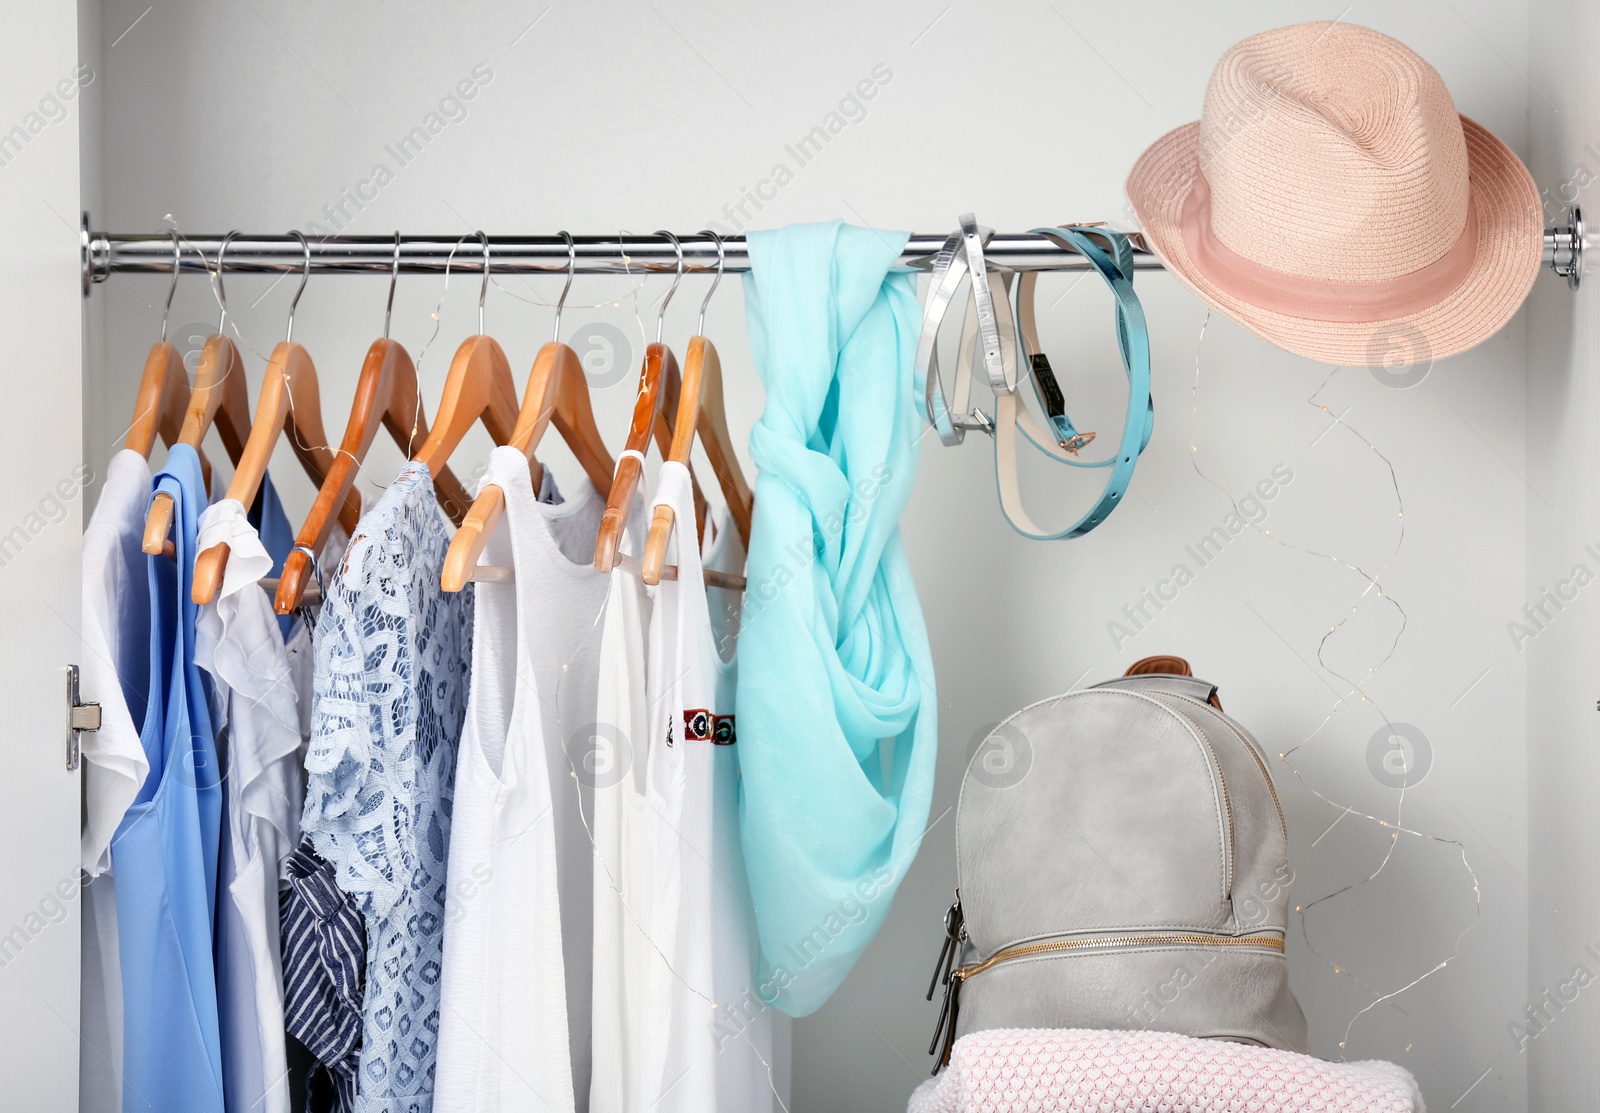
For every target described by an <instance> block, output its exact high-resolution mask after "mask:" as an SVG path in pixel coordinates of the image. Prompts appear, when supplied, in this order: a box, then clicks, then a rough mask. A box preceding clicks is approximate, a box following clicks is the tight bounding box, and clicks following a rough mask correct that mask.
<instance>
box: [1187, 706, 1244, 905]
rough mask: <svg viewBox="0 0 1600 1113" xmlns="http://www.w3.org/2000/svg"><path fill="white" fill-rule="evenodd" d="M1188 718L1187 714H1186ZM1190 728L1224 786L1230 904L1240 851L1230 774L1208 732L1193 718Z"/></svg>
mask: <svg viewBox="0 0 1600 1113" xmlns="http://www.w3.org/2000/svg"><path fill="white" fill-rule="evenodd" d="M1185 718H1187V716H1185ZM1189 729H1190V730H1192V731H1194V732H1195V733H1196V734H1198V735H1199V736H1200V740H1201V741H1202V742H1204V743H1205V747H1206V753H1207V754H1209V755H1211V767H1212V768H1213V769H1215V770H1216V771H1217V783H1218V784H1219V785H1221V786H1222V810H1223V811H1224V812H1225V813H1227V816H1228V884H1227V885H1226V887H1225V891H1224V893H1223V899H1225V900H1226V901H1228V903H1229V904H1232V903H1233V874H1234V868H1235V866H1236V865H1237V855H1238V851H1237V850H1236V849H1235V848H1234V835H1233V801H1232V799H1230V798H1229V796H1228V776H1227V774H1226V773H1224V772H1223V771H1222V762H1220V761H1218V760H1217V751H1216V750H1215V749H1213V748H1212V745H1211V739H1210V738H1208V737H1206V732H1205V731H1203V730H1201V729H1200V727H1199V726H1198V725H1196V724H1195V723H1194V722H1193V720H1190V722H1189Z"/></svg>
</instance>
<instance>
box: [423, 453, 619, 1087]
mask: <svg viewBox="0 0 1600 1113" xmlns="http://www.w3.org/2000/svg"><path fill="white" fill-rule="evenodd" d="M484 482H485V483H494V484H496V485H498V486H499V487H500V489H501V490H502V491H503V492H504V493H505V500H506V509H505V516H504V517H503V518H502V519H501V521H500V524H499V525H498V526H497V527H496V529H495V532H494V533H493V534H492V535H491V536H490V537H489V540H488V544H487V546H486V548H485V550H484V561H485V563H487V564H490V565H509V566H510V567H511V568H512V569H513V570H514V573H515V577H514V579H513V580H512V581H511V582H492V583H490V582H486V583H479V584H475V585H474V586H473V587H472V588H469V589H468V590H471V591H474V592H475V596H476V598H475V600H474V610H473V622H474V628H473V643H472V688H471V694H470V695H469V697H468V701H467V712H466V721H465V723H464V725H463V728H462V735H461V748H460V753H459V756H458V758H457V764H456V781H455V803H454V808H453V819H452V827H451V835H450V862H449V870H448V873H447V878H448V880H447V883H446V897H445V928H444V974H443V978H444V980H443V984H442V986H441V1002H442V1005H441V1009H440V1017H439V1065H438V1074H437V1080H436V1083H435V1088H434V1099H433V1100H434V1110H435V1113H458V1111H459V1113H467V1111H472V1110H480V1109H497V1110H505V1111H507V1113H518V1111H527V1113H535V1111H543V1110H552V1111H568V1110H572V1109H574V1108H576V1106H577V1102H576V1100H575V1091H574V1077H573V1066H574V1059H575V1056H574V1054H573V1048H572V1044H573V1043H576V1042H581V1043H582V1044H583V1045H584V1051H585V1055H584V1059H583V1062H584V1064H585V1065H587V1045H588V1028H587V1025H585V1026H584V1027H583V1028H581V1029H577V1031H578V1033H579V1040H576V1041H575V1040H573V1039H572V1038H571V1033H572V1029H571V1027H570V1024H569V1012H570V1010H569V1007H568V1002H569V999H570V998H571V997H572V996H573V990H572V987H571V986H570V985H569V984H568V983H567V970H568V969H569V968H570V967H571V965H572V964H571V963H570V962H569V961H567V958H566V955H567V953H568V952H570V951H578V952H580V953H583V952H587V950H588V944H589V937H588V932H587V931H585V932H584V933H583V934H582V935H579V936H572V937H568V939H564V934H565V924H566V922H567V919H568V917H567V915H566V907H565V906H566V905H567V904H568V903H569V894H568V893H567V892H566V891H564V890H563V889H562V887H561V877H560V861H561V855H560V850H561V847H562V838H561V832H560V831H559V825H560V822H561V819H562V814H563V813H562V812H561V810H559V809H557V808H556V806H555V800H556V798H557V797H558V796H561V795H563V794H564V793H565V792H566V785H567V783H568V782H570V781H572V777H571V776H570V774H569V771H568V769H567V765H566V759H565V756H564V754H563V753H562V751H561V747H560V740H559V737H556V736H553V732H550V731H547V730H546V723H547V722H548V723H549V724H550V725H551V726H552V727H554V725H555V723H556V715H555V713H554V706H555V703H556V698H557V693H556V689H557V685H558V679H559V678H558V677H557V676H555V675H551V674H550V669H549V668H545V667H541V664H542V663H543V662H544V661H545V660H546V659H548V660H553V659H554V658H556V657H557V656H558V654H559V652H560V651H561V648H562V647H564V646H567V645H570V644H571V643H572V642H573V641H575V640H579V639H581V638H582V637H583V636H584V635H585V634H586V632H587V631H588V630H590V629H593V628H594V625H595V622H594V620H595V617H596V615H597V613H598V609H599V601H598V599H595V600H594V601H593V603H592V604H591V605H590V606H589V607H587V608H584V607H583V606H581V605H580V604H581V599H580V598H575V595H576V596H579V597H581V596H582V595H584V594H587V595H589V596H594V595H595V592H594V591H593V590H592V589H591V590H590V591H588V592H586V593H585V592H582V591H578V592H576V593H575V592H574V590H573V586H574V585H573V581H572V577H571V569H572V568H573V567H574V562H573V560H572V559H570V558H569V557H568V556H567V555H566V551H567V550H572V551H577V552H582V551H583V550H584V549H585V548H587V547H588V546H591V545H592V544H593V534H594V531H595V530H597V529H598V528H599V522H600V515H601V512H602V510H603V506H602V505H600V504H599V503H598V500H597V497H596V496H595V495H594V493H593V488H592V487H589V486H588V485H587V484H586V485H585V492H584V495H583V496H580V497H579V498H577V499H574V500H572V501H571V502H567V503H559V504H558V503H557V500H558V499H559V497H560V496H559V495H558V494H557V493H556V485H555V480H554V478H553V476H551V474H550V473H549V472H548V471H546V472H545V473H544V478H543V481H542V483H541V488H540V494H539V499H538V500H537V501H536V500H535V497H534V493H533V486H532V483H531V481H530V478H529V471H528V461H527V458H526V457H524V456H523V455H522V453H520V452H518V451H517V450H516V449H513V448H505V447H502V448H496V449H495V450H494V451H493V452H492V453H491V454H490V457H489V466H488V469H487V471H486V472H485V474H484ZM588 578H589V579H593V580H599V579H600V577H599V576H597V575H596V574H595V573H594V571H593V568H592V566H590V567H588ZM552 754H553V755H554V757H555V758H556V759H557V761H555V762H552V761H551V760H550V758H551V755H552ZM568 810H570V809H568ZM573 818H574V819H576V817H573ZM584 847H585V848H586V847H587V840H585V841H584ZM584 864H585V865H587V864H588V856H587V854H586V855H585V856H584ZM583 892H584V896H585V897H587V887H585V889H584V891H583ZM583 919H584V921H585V922H587V919H588V917H587V916H585V917H584V918H583ZM587 985H588V983H587V979H585V981H584V990H583V992H584V996H585V1001H584V1004H585V1009H584V1016H585V1017H587V993H588V988H587ZM584 1082H585V1098H587V1078H585V1080H584Z"/></svg>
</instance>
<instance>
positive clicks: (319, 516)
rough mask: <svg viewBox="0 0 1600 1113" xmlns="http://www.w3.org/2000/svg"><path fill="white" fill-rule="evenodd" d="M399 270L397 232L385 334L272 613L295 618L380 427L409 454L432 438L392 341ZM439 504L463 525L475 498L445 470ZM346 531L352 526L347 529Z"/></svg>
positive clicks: (364, 372)
mask: <svg viewBox="0 0 1600 1113" xmlns="http://www.w3.org/2000/svg"><path fill="white" fill-rule="evenodd" d="M399 272H400V234H399V233H398V232H396V233H395V255H394V263H393V266H392V268H391V270H390V272H389V304H388V307H387V309H386V310H385V311H384V315H383V336H382V337H381V338H380V339H378V340H374V341H373V342H372V347H370V348H368V349H367V357H366V359H365V360H364V361H363V362H362V364H361V375H360V377H359V378H358V379H357V380H356V396H355V402H354V403H353V404H352V406H351V408H350V420H349V421H348V422H347V423H346V424H345V430H344V440H342V441H340V442H339V451H338V454H337V455H336V456H335V457H334V461H333V467H332V468H331V469H330V470H329V472H328V477H327V478H326V479H324V480H323V481H322V487H321V488H320V489H319V490H318V491H317V499H316V501H315V502H314V503H312V505H311V513H310V514H308V515H306V520H305V524H304V525H302V526H301V527H300V533H299V534H298V535H297V536H296V537H295V547H294V550H293V551H292V552H290V554H289V556H288V557H287V558H286V559H285V560H284V562H283V572H282V574H281V575H280V576H279V578H278V585H277V588H276V589H275V591H274V597H273V604H272V605H273V609H274V610H275V611H276V612H277V613H278V614H292V613H294V611H295V609H296V608H297V607H299V606H300V604H301V601H302V600H303V599H304V597H305V593H306V586H307V583H308V582H309V579H310V576H311V570H312V569H311V557H310V556H309V555H308V554H309V553H320V552H322V548H323V546H324V545H326V544H327V543H328V534H329V533H331V532H332V530H333V521H334V518H333V511H334V507H336V506H341V505H343V503H344V500H345V498H346V496H347V495H348V494H349V492H350V491H351V490H352V489H353V488H354V486H355V481H356V474H357V472H359V471H360V469H361V464H362V461H364V460H365V459H366V458H367V451H368V450H369V449H370V448H371V447H372V442H373V441H374V440H376V439H377V436H378V428H379V426H380V425H381V426H382V427H383V428H385V429H387V430H389V435H390V436H391V437H393V438H394V442H395V443H396V444H397V445H399V446H400V448H401V450H402V451H403V452H405V454H406V456H407V457H409V456H410V455H411V449H412V447H413V446H414V445H415V444H416V442H417V439H418V438H419V437H420V438H422V439H423V440H426V439H427V437H428V419H427V416H426V415H425V414H424V413H423V410H422V402H421V399H420V398H419V396H418V393H417V368H416V365H415V364H414V363H412V362H411V356H410V355H409V354H408V353H407V352H406V350H405V348H403V347H401V346H400V345H399V344H398V343H396V342H395V341H393V340H390V339H389V321H390V317H391V315H392V313H393V311H394V287H395V279H396V278H397V276H398V275H399ZM433 486H434V491H435V493H436V494H437V496H438V499H439V503H440V505H441V506H443V507H444V509H445V511H446V513H448V514H449V515H450V517H451V519H452V520H453V521H457V522H459V521H460V520H461V519H462V517H463V516H464V515H465V514H466V512H467V507H468V506H469V504H470V502H471V500H470V499H468V497H467V493H466V491H465V490H464V489H463V488H462V486H461V481H460V480H458V479H457V478H456V477H455V476H454V475H452V474H451V472H450V469H449V468H447V467H442V468H440V469H439V472H438V474H437V475H436V476H435V477H434V480H433ZM346 532H347V533H348V532H349V530H348V528H347V529H346Z"/></svg>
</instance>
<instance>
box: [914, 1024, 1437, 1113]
mask: <svg viewBox="0 0 1600 1113" xmlns="http://www.w3.org/2000/svg"><path fill="white" fill-rule="evenodd" d="M907 1113H1424V1110H1423V1105H1422V1095H1421V1094H1420V1093H1419V1092H1418V1090H1417V1083H1416V1081H1415V1080H1414V1079H1413V1078H1412V1077H1411V1074H1410V1072H1409V1071H1407V1070H1406V1069H1405V1068H1404V1067H1400V1066H1396V1065H1395V1064H1394V1063H1384V1062H1378V1061H1376V1060H1373V1061H1368V1062H1362V1063H1329V1062H1324V1061H1323V1060H1321V1059H1314V1058H1312V1057H1311V1056H1309V1055H1297V1054H1296V1053H1294V1052H1292V1051H1277V1050H1274V1049H1272V1048H1267V1047H1254V1046H1249V1045H1246V1044H1238V1043H1229V1042H1227V1041H1224V1040H1197V1039H1191V1038H1190V1037H1188V1036H1179V1035H1175V1034H1173V1033H1170V1032H1107V1031H1090V1030H1086V1029H1082V1028H1059V1029H1052V1028H999V1029H995V1030H993V1031H988V1032H973V1033H972V1034H971V1035H967V1036H963V1037H962V1038H961V1039H959V1040H957V1041H956V1045H955V1050H954V1051H953V1052H952V1053H951V1056H950V1065H949V1066H948V1067H946V1068H945V1069H944V1070H943V1071H942V1072H941V1073H940V1074H939V1076H938V1077H937V1078H932V1079H929V1080H928V1081H927V1082H924V1083H923V1084H922V1085H921V1086H919V1087H917V1090H916V1092H915V1093H913V1094H912V1095H911V1104H910V1106H909V1108H908V1111H907Z"/></svg>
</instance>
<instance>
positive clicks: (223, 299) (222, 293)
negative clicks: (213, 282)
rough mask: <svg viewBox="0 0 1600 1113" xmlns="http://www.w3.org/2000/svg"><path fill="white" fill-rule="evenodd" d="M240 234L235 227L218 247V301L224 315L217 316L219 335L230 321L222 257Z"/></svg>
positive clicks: (202, 260)
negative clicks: (223, 281) (234, 238)
mask: <svg viewBox="0 0 1600 1113" xmlns="http://www.w3.org/2000/svg"><path fill="white" fill-rule="evenodd" d="M238 234H239V229H237V228H235V229H234V230H233V231H231V232H229V233H228V234H227V235H226V236H223V237H222V243H221V244H220V245H218V247H217V302H218V303H219V304H220V305H221V306H222V315H221V316H220V317H218V318H217V335H218V336H221V335H223V326H224V325H226V324H227V323H228V290H227V287H225V286H224V285H223V284H222V257H223V256H224V255H226V254H227V253H228V244H229V243H231V242H232V241H233V237H235V236H237V235H238ZM204 261H205V257H204V256H201V262H204Z"/></svg>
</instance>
